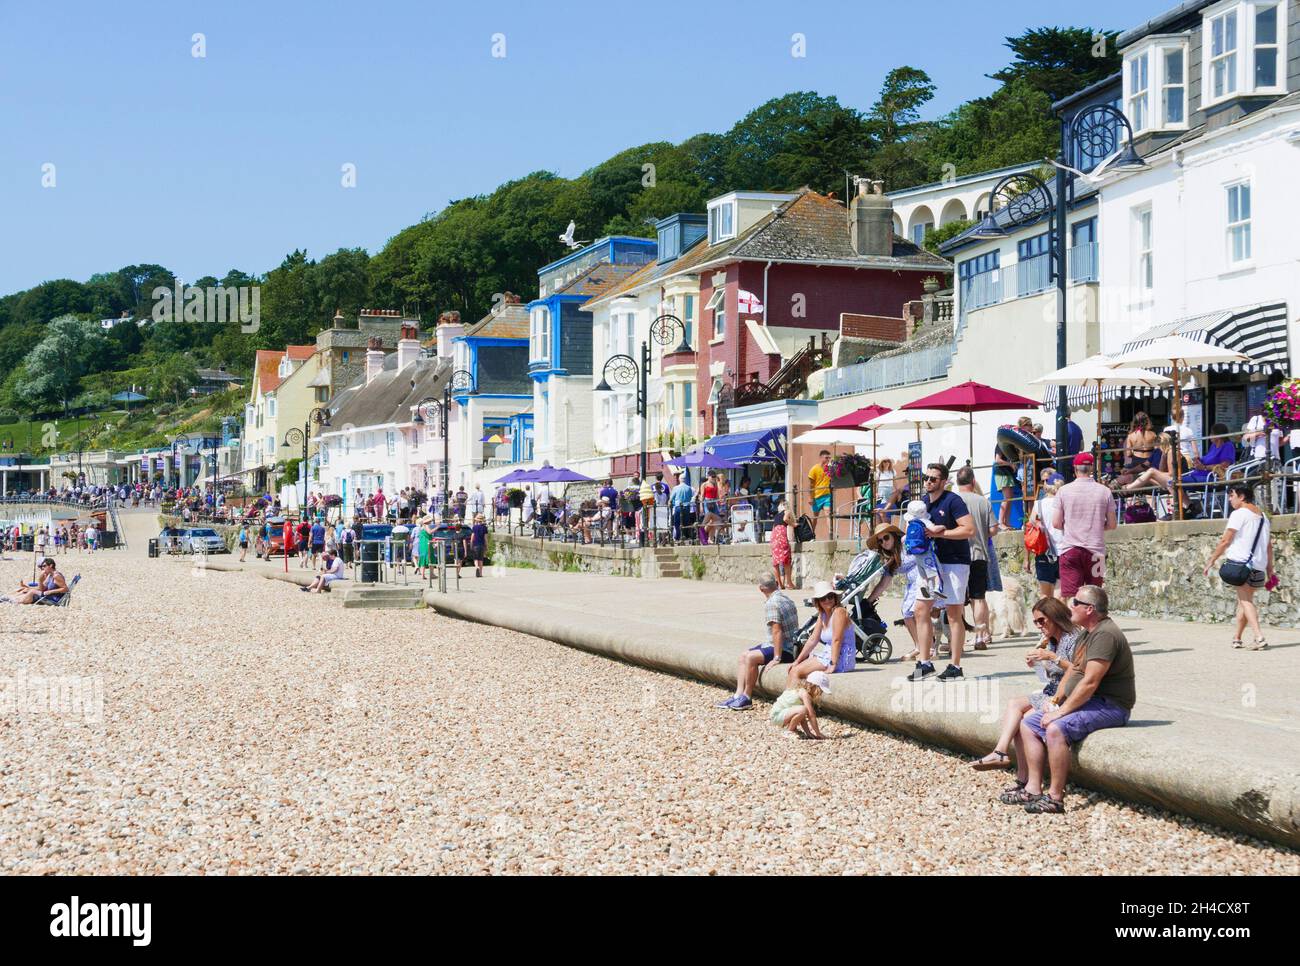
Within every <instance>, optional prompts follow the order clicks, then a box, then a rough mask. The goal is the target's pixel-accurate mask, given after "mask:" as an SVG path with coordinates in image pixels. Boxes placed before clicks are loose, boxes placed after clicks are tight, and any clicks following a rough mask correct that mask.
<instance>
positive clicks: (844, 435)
mask: <svg viewBox="0 0 1300 966" xmlns="http://www.w3.org/2000/svg"><path fill="white" fill-rule="evenodd" d="M875 439H876V434H875V433H874V432H872V431H870V430H866V429H810V430H808V432H806V433H800V434H799V435H798V436H796V437H795V438H794V439H792V440H790V442H792V443H809V444H812V445H817V444H821V445H823V446H867V445H869V444H870V445H874V444H875Z"/></svg>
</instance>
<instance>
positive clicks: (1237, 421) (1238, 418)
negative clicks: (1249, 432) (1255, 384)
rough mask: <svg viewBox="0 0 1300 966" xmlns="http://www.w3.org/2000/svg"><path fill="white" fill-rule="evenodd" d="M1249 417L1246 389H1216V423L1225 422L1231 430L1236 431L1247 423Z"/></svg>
mask: <svg viewBox="0 0 1300 966" xmlns="http://www.w3.org/2000/svg"><path fill="white" fill-rule="evenodd" d="M1249 418H1250V417H1249V415H1248V414H1247V412H1246V390H1244V389H1216V390H1214V421H1215V422H1216V423H1223V425H1225V426H1227V427H1228V431H1229V432H1232V433H1235V432H1237V431H1238V430H1240V429H1241V427H1242V426H1245V425H1246V420H1247V419H1249Z"/></svg>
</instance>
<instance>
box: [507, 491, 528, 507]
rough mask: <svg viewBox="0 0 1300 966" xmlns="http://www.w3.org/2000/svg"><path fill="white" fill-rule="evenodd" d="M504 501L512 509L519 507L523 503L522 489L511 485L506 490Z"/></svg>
mask: <svg viewBox="0 0 1300 966" xmlns="http://www.w3.org/2000/svg"><path fill="white" fill-rule="evenodd" d="M506 502H507V503H508V504H509V505H510V507H511V508H512V509H515V510H517V509H519V508H520V507H521V506H523V505H524V491H523V490H521V489H520V488H519V487H517V486H512V487H511V488H510V489H508V490H506Z"/></svg>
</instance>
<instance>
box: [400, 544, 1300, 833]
mask: <svg viewBox="0 0 1300 966" xmlns="http://www.w3.org/2000/svg"><path fill="white" fill-rule="evenodd" d="M466 573H467V574H468V576H467V578H466V579H462V581H461V585H460V588H461V589H460V590H459V591H456V590H454V589H453V590H450V591H449V592H448V593H447V594H445V595H444V594H440V593H437V592H436V591H435V592H430V593H427V594H426V600H427V602H428V603H429V605H430V606H431V607H433V608H434V609H435V610H436V611H438V612H439V613H443V614H446V615H448V616H453V617H458V618H462V619H467V620H473V621H479V622H483V623H488V624H494V625H497V626H500V627H505V628H510V629H512V630H516V631H521V632H523V633H527V634H532V635H534V636H537V637H541V638H545V639H547V640H552V641H556V642H559V643H562V644H567V645H570V646H573V647H578V648H582V649H584V650H588V651H591V652H594V653H598V654H604V655H606V656H609V657H615V658H618V659H621V660H625V661H629V662H632V663H635V664H639V665H643V666H647V667H651V668H655V669H658V670H661V671H667V672H669V673H673V674H679V675H683V676H687V677H692V678H696V679H701V680H706V681H712V682H715V683H717V684H718V685H720V689H719V691H718V699H719V700H721V699H722V698H724V697H726V696H727V695H729V694H730V693H731V688H733V687H734V682H735V669H736V660H737V656H738V654H739V652H740V651H741V650H742V649H744V648H745V647H747V646H750V645H752V644H754V643H756V642H757V641H758V640H759V638H760V636H761V634H762V632H763V627H762V617H763V610H762V595H761V594H760V593H759V591H758V590H757V589H756V588H746V587H742V586H736V585H730V584H710V583H699V582H695V581H690V580H654V581H649V580H638V579H636V578H627V577H610V576H602V575H594V574H564V573H548V572H542V571H532V570H524V569H512V568H493V569H491V571H490V573H489V575H488V576H486V577H484V578H483V579H475V578H474V577H473V576H472V573H470V572H469V571H466ZM453 586H454V585H453ZM791 594H792V596H794V597H795V599H796V602H797V603H799V605H800V612H801V615H803V616H809V615H810V614H811V611H810V610H809V609H808V608H805V607H803V604H802V596H801V594H802V592H798V591H794V592H791ZM898 607H899V602H898V601H897V600H896V599H888V598H887V599H886V600H885V601H884V603H883V605H882V607H881V616H882V617H884V618H885V619H886V620H890V621H892V620H893V619H894V618H896V617H898V616H899V613H898ZM1119 624H1120V626H1121V627H1122V628H1123V629H1124V631H1125V633H1126V634H1127V635H1128V637H1129V640H1130V641H1131V642H1132V644H1133V648H1134V654H1135V658H1136V661H1137V673H1138V696H1139V697H1138V704H1137V706H1136V707H1135V709H1134V712H1133V717H1132V719H1131V721H1130V723H1129V725H1128V726H1127V727H1126V728H1123V729H1117V730H1110V731H1103V732H1099V733H1097V734H1095V735H1093V736H1091V737H1090V738H1088V739H1087V741H1085V742H1084V743H1083V744H1082V746H1081V747H1080V749H1079V751H1078V756H1077V759H1078V760H1077V763H1076V765H1075V767H1074V768H1073V769H1072V771H1071V780H1072V781H1073V782H1076V783H1078V784H1080V785H1084V786H1088V787H1092V788H1097V789H1101V790H1104V791H1108V792H1110V793H1112V794H1115V795H1117V796H1120V797H1122V798H1126V799H1129V800H1132V801H1139V802H1146V803H1150V804H1156V805H1160V806H1163V807H1166V808H1169V809H1171V810H1173V811H1177V812H1182V813H1184V814H1187V815H1191V816H1194V817H1196V818H1201V819H1204V820H1206V821H1209V822H1212V823H1214V824H1216V825H1220V826H1223V827H1226V828H1230V829H1234V830H1238V831H1242V832H1246V833H1249V834H1251V835H1256V836H1259V837H1261V838H1266V839H1269V840H1272V841H1275V842H1280V843H1283V844H1287V845H1291V846H1293V847H1295V846H1300V688H1297V687H1296V685H1295V681H1296V680H1297V675H1298V674H1300V640H1297V635H1296V633H1295V632H1294V631H1292V632H1285V631H1279V632H1274V633H1272V634H1271V635H1270V637H1271V641H1270V647H1269V649H1268V650H1267V651H1262V652H1256V651H1234V650H1232V649H1231V648H1230V647H1229V640H1230V638H1231V633H1230V631H1229V630H1228V629H1227V628H1225V627H1223V626H1222V625H1218V626H1213V625H1194V624H1185V623H1165V622H1159V621H1149V620H1134V619H1129V618H1121V619H1120V620H1119ZM889 636H890V640H891V642H892V643H893V646H894V655H895V658H894V660H891V661H890V662H889V663H888V664H884V665H875V664H866V663H860V664H859V665H858V669H857V670H856V671H854V672H853V673H851V674H848V675H843V676H837V677H836V679H835V681H834V684H835V688H834V693H833V694H832V695H830V696H828V697H827V699H826V704H825V706H826V708H827V710H829V711H830V712H831V713H833V714H836V715H839V716H842V717H844V718H848V719H852V720H856V721H860V722H863V723H866V724H869V725H872V726H874V727H878V728H881V729H884V730H887V731H892V732H897V733H902V734H906V735H910V736H912V737H915V738H918V739H920V740H923V741H926V742H930V743H934V744H938V745H941V746H944V747H947V748H951V749H953V750H955V751H958V752H961V753H962V754H963V755H974V754H982V753H983V752H986V751H988V750H989V749H990V748H991V747H992V746H993V744H994V742H995V740H996V737H997V734H998V730H999V723H1000V721H1001V715H1002V710H1003V708H1004V707H1005V704H1006V702H1007V700H1008V699H1009V698H1011V697H1012V696H1014V695H1019V694H1024V693H1027V692H1029V691H1031V690H1033V689H1034V688H1036V687H1037V677H1036V676H1035V674H1034V673H1033V672H1032V671H1030V670H1028V669H1027V668H1026V667H1025V664H1024V660H1023V656H1024V653H1025V652H1026V651H1027V650H1028V649H1029V648H1030V646H1031V644H1032V641H1031V639H1029V638H1019V639H1011V640H1000V641H995V642H994V644H993V646H992V647H991V648H990V649H989V650H987V651H981V652H975V651H968V652H967V654H966V656H965V658H964V659H963V662H962V663H963V667H964V669H965V671H966V674H967V681H966V682H965V684H964V685H952V684H941V683H939V682H937V681H934V680H930V681H926V682H924V683H922V684H920V685H913V684H910V683H907V682H905V681H903V680H902V677H903V675H905V674H907V673H908V672H910V671H911V669H912V666H911V665H910V664H908V665H902V664H900V663H899V661H898V656H899V655H902V654H906V653H907V652H908V651H909V650H910V648H911V645H910V638H909V637H908V634H907V632H906V630H905V629H904V628H902V627H894V628H891V631H890V635H889ZM936 663H937V664H938V666H939V667H940V668H942V663H941V662H936ZM783 686H784V670H782V671H781V672H780V673H776V674H773V673H769V674H767V675H765V676H764V679H763V680H762V681H761V682H760V684H759V689H758V693H760V694H762V695H766V696H767V697H774V696H775V695H776V694H779V693H780V691H781V690H782V689H783ZM756 696H757V695H756ZM718 713H719V714H729V713H733V712H726V711H722V710H719V712H718ZM759 714H762V712H761V711H758V712H756V714H755V716H756V717H757V715H759ZM756 724H757V723H756ZM953 767H954V768H965V767H966V766H965V764H964V763H963V762H962V761H958V760H954V762H953ZM971 788H972V794H983V792H977V791H976V785H975V784H974V782H972V786H971Z"/></svg>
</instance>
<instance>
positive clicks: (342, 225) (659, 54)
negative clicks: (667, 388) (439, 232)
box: [0, 0, 1171, 294]
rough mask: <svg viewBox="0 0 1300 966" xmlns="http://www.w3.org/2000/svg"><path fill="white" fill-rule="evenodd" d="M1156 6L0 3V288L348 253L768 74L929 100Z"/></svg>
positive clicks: (702, 0)
mask: <svg viewBox="0 0 1300 966" xmlns="http://www.w3.org/2000/svg"><path fill="white" fill-rule="evenodd" d="M1170 5H1171V0H1125V2H1120V0H1092V2H1090V3H1088V4H1086V5H1081V6H1079V5H1066V4H1063V3H1053V4H1050V5H1046V4H1028V3H1024V4H1017V5H1014V6H1013V5H1010V4H1005V3H997V4H973V3H969V2H965V0H928V2H925V3H921V4H915V3H913V4H905V3H904V4H900V3H894V2H889V3H879V2H839V3H834V2H823V0H799V2H789V0H786V2H782V3H776V2H769V0H753V2H746V3H731V2H728V3H720V2H710V0H697V2H690V3H687V2H676V0H663V2H659V3H651V4H638V5H632V4H623V3H619V4H615V3H609V2H604V3H596V2H588V0H571V2H564V3H555V4H542V3H536V2H487V0H484V2H476V3H463V2H461V3H443V2H423V3H420V2H414V0H370V2H366V3H356V2H337V0H316V2H313V3H306V2H299V0H263V2H260V3H251V2H245V0H221V2H217V0H207V2H203V3H197V2H187V0H172V2H121V3H105V2H103V0H73V2H69V3H60V4H36V3H20V2H18V0H0V123H3V129H4V136H3V138H0V230H3V233H4V237H5V241H6V244H5V246H4V247H5V255H4V257H3V258H0V294H3V293H7V292H11V291H15V290H17V289H22V288H27V287H29V286H31V285H34V284H36V283H37V282H40V281H43V280H46V279H52V278H75V279H79V280H84V279H86V278H87V277H89V276H90V275H91V274H92V273H94V272H100V271H112V270H115V269H117V268H120V267H122V266H123V265H128V264H134V263H141V262H156V263H159V264H162V265H165V266H167V267H168V268H170V269H172V270H173V271H175V272H178V273H179V274H180V275H181V276H182V277H184V278H185V279H187V280H194V279H196V278H198V277H200V276H202V275H207V274H214V275H217V276H220V275H222V274H223V273H224V272H225V271H226V270H228V269H230V268H239V269H242V270H243V271H246V272H250V273H254V272H263V271H266V270H267V269H269V268H272V267H274V266H275V265H277V264H279V262H280V260H281V259H282V258H283V257H284V255H285V254H286V253H287V252H289V251H291V250H292V249H294V248H295V247H297V248H305V249H307V251H308V252H309V253H310V254H311V255H312V256H313V257H320V256H322V255H325V254H328V253H329V252H332V251H334V250H336V249H338V248H340V247H353V246H362V247H364V248H366V249H368V250H369V251H370V252H371V253H374V252H376V251H378V250H379V249H380V248H381V247H382V246H383V244H384V242H385V241H386V240H387V239H388V238H390V237H391V236H392V235H393V234H394V233H396V232H397V231H399V230H400V229H402V228H403V227H405V226H407V225H409V224H412V223H413V222H415V221H418V220H419V219H420V217H421V216H422V215H423V214H424V213H425V212H434V211H437V210H438V209H440V208H441V207H442V206H443V205H445V204H446V203H447V201H449V200H451V199H454V198H459V197H464V196H466V195H471V194H477V193H483V192H488V191H491V190H492V189H493V188H494V187H496V185H498V184H499V183H501V182H502V181H505V180H507V179H510V178H513V177H518V176H520V175H523V174H526V173H528V172H530V171H535V170H538V169H550V170H553V171H557V172H558V173H560V174H562V175H565V176H573V175H576V174H578V173H580V172H581V171H583V170H584V169H586V168H588V167H590V166H592V165H594V164H597V163H599V162H600V161H602V160H604V159H605V158H607V157H609V156H610V155H611V154H614V153H615V152H617V151H619V150H622V149H623V148H626V147H630V146H632V145H635V144H640V143H644V142H647V141H655V140H670V141H680V140H682V139H684V138H686V137H689V136H691V135H692V134H696V133H699V132H701V131H724V130H726V129H727V128H728V127H730V126H731V125H732V124H733V123H734V122H735V121H736V120H737V119H739V118H740V117H741V116H742V115H744V114H745V113H746V112H747V111H749V110H750V109H752V108H753V107H755V106H757V105H758V104H760V103H762V102H763V101H765V100H767V99H769V98H771V97H774V96H777V95H780V94H783V93H786V92H788V91H791V90H815V91H818V92H819V93H822V94H834V95H836V96H837V97H838V98H839V99H840V100H841V101H842V102H844V103H847V104H851V105H853V106H856V107H859V108H863V109H865V108H866V107H868V106H869V105H870V104H871V102H872V101H873V100H874V98H875V95H876V92H877V91H878V90H879V87H880V82H881V80H882V78H883V77H884V75H885V73H886V72H887V71H888V70H889V69H890V68H892V67H895V66H898V65H901V64H910V65H913V66H916V67H920V68H923V69H924V70H926V71H928V72H929V74H930V75H931V77H932V78H933V79H934V81H935V83H936V84H937V85H938V88H939V91H938V96H937V97H936V99H935V101H934V102H933V103H932V105H931V108H932V109H931V112H930V113H931V114H932V115H937V114H941V113H944V112H946V111H947V110H949V109H950V108H952V107H953V106H955V105H956V104H958V103H960V102H961V101H963V100H966V99H968V98H970V97H974V96H979V95H982V94H986V93H988V92H989V91H990V90H992V89H993V87H994V86H995V85H994V84H993V82H991V81H989V80H987V79H986V78H985V76H984V75H985V74H987V73H990V72H992V71H994V70H996V69H997V68H999V67H1001V66H1002V65H1003V64H1004V63H1006V61H1007V59H1008V56H1009V52H1008V51H1007V50H1006V48H1005V47H1003V46H1002V41H1003V38H1004V37H1006V36H1008V35H1015V34H1018V33H1020V32H1021V31H1022V30H1024V29H1025V28H1027V27H1031V26H1044V25H1048V24H1053V25H1069V26H1092V27H1106V28H1110V29H1121V30H1122V29H1127V28H1128V27H1131V26H1133V25H1135V24H1136V23H1137V22H1139V21H1141V20H1146V19H1148V18H1149V17H1151V16H1153V15H1155V14H1156V13H1159V12H1161V11H1162V10H1164V9H1165V8H1166V7H1168V6H1170ZM1048 6H1050V8H1051V10H1052V12H1051V13H1045V12H1043V10H1044V8H1046V7H1048ZM995 11H996V12H995ZM197 32H201V33H203V34H204V35H205V38H206V45H207V51H206V53H207V56H206V57H204V58H195V57H193V56H192V55H191V47H192V41H191V37H192V35H193V34H195V33H197ZM796 32H800V33H803V34H804V35H805V36H806V38H807V40H806V44H807V47H806V50H807V55H806V56H805V57H803V58H795V57H792V56H791V53H790V48H791V35H792V34H794V33H796ZM497 33H500V34H504V35H505V43H506V56H505V57H504V58H494V57H493V56H492V50H491V48H492V43H493V41H492V35H493V34H497ZM345 163H350V164H354V165H356V171H357V187H356V188H354V189H345V188H343V187H341V185H340V179H341V177H342V173H341V168H342V166H343V165H344V164H345ZM45 164H53V165H54V166H55V167H54V175H55V179H56V186H55V187H53V188H44V187H42V184H41V182H42V170H43V169H42V166H43V165H45ZM556 227H557V232H558V231H560V230H562V229H563V227H564V226H563V225H557V226H556Z"/></svg>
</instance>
